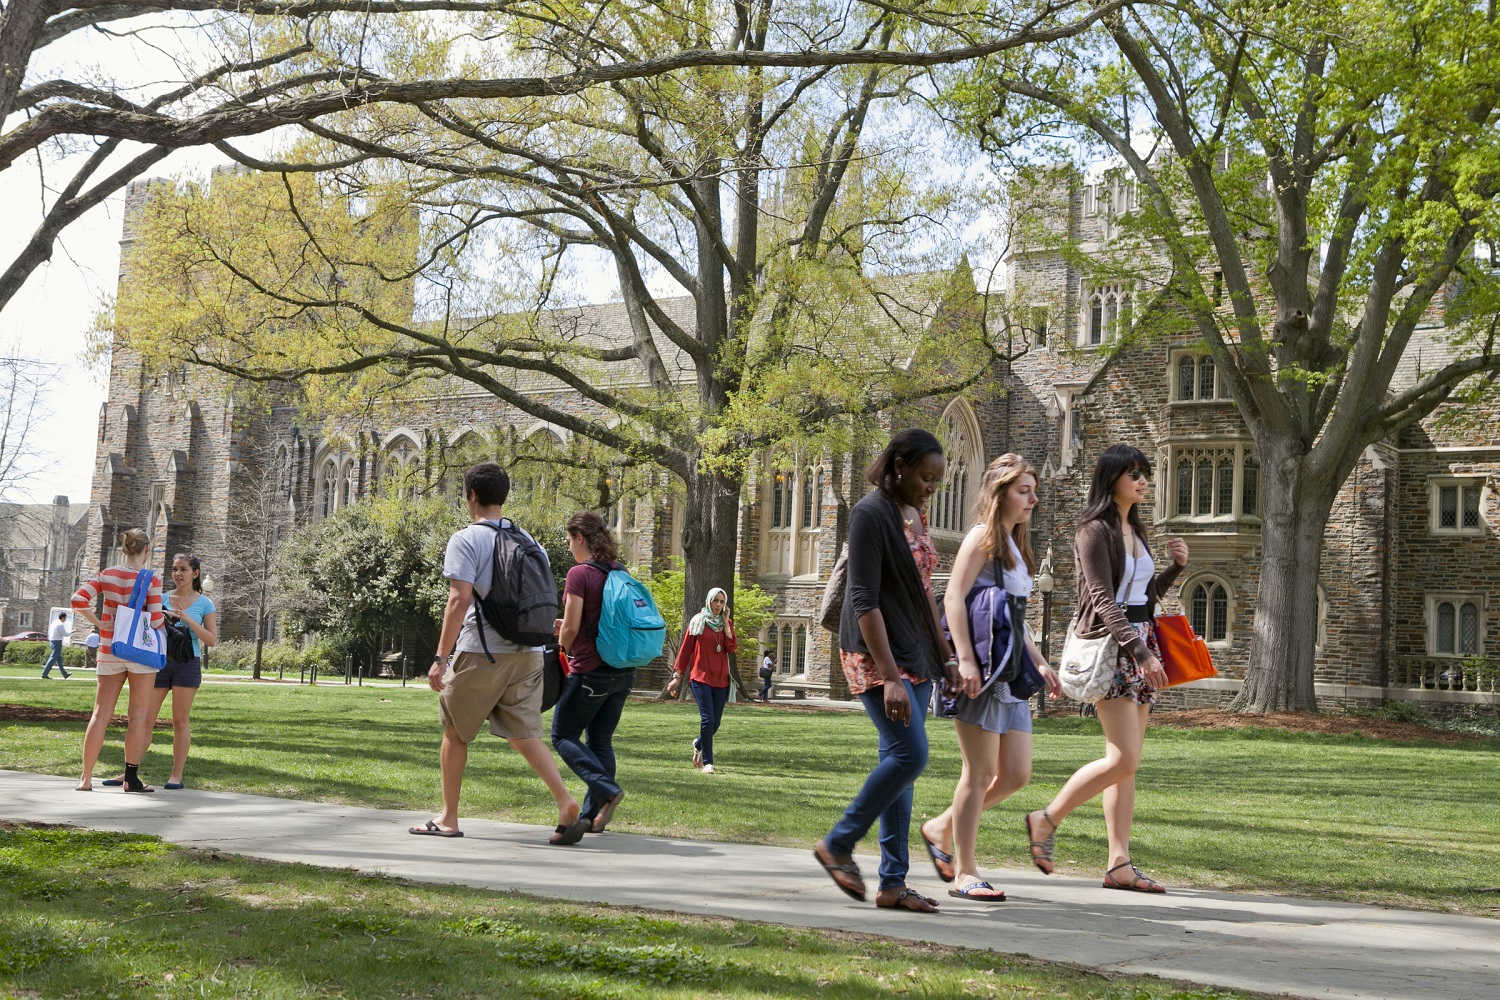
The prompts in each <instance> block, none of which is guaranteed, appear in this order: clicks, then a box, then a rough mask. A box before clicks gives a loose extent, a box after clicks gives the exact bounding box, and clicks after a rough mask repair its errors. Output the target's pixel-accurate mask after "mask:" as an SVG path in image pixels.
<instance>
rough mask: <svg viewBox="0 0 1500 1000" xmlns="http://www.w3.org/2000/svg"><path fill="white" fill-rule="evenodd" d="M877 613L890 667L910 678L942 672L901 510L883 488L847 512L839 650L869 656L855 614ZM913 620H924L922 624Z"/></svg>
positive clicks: (933, 626)
mask: <svg viewBox="0 0 1500 1000" xmlns="http://www.w3.org/2000/svg"><path fill="white" fill-rule="evenodd" d="M875 610H879V611H880V613H881V615H882V616H883V617H884V618H885V632H886V637H887V639H888V641H889V642H890V645H891V655H892V656H893V657H894V658H895V660H896V665H897V666H898V667H900V668H901V669H902V670H905V671H906V672H907V673H909V674H911V675H912V676H914V677H923V678H929V679H930V678H934V677H941V676H942V674H943V657H942V654H941V652H940V651H939V649H938V646H937V638H936V635H937V626H936V624H935V623H934V622H932V620H931V619H932V609H931V608H930V607H929V605H928V593H927V588H925V587H923V586H922V578H921V576H920V575H919V574H918V573H917V563H916V560H915V559H913V558H912V555H911V547H910V545H908V544H907V541H906V532H905V530H903V528H902V524H901V511H900V509H899V508H898V507H897V506H896V502H895V501H894V500H892V499H891V498H890V497H889V496H887V495H886V494H885V492H884V491H883V490H879V489H876V490H872V491H871V492H870V493H868V494H866V495H865V497H864V498H863V499H861V500H860V501H859V503H857V504H855V505H854V509H853V510H851V511H850V512H849V564H848V582H847V583H846V584H845V591H844V611H843V614H842V615H841V616H840V618H839V646H840V647H841V648H843V649H847V650H851V651H853V652H857V653H869V652H870V649H869V647H868V646H867V645H865V639H864V636H863V635H861V634H860V631H859V619H860V616H862V615H866V614H869V613H870V612H871V611H875ZM919 616H925V617H926V618H927V619H928V621H927V622H925V623H924V622H923V621H922V618H921V617H919Z"/></svg>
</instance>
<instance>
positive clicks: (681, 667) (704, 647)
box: [667, 587, 739, 774]
mask: <svg viewBox="0 0 1500 1000" xmlns="http://www.w3.org/2000/svg"><path fill="white" fill-rule="evenodd" d="M738 645H739V643H738V641H737V640H736V639H735V637H734V620H733V619H731V618H730V617H729V596H728V595H727V594H725V593H724V591H723V589H722V588H720V587H715V588H714V589H712V590H710V591H709V592H708V597H707V598H706V599H705V600H704V602H703V610H702V611H700V612H698V613H697V614H696V615H694V616H693V618H692V620H691V621H689V622H688V627H687V630H686V632H685V633H684V634H683V636H682V646H681V648H679V649H678V650H677V663H676V664H675V665H674V666H673V668H672V671H673V672H672V679H671V681H669V682H668V683H667V694H668V695H669V696H675V695H676V694H677V686H678V684H680V683H681V682H682V675H683V674H684V673H688V672H689V671H691V673H690V674H688V683H689V684H690V685H692V689H693V700H694V701H696V702H697V703H698V720H699V724H698V738H697V739H695V740H693V766H694V767H699V768H702V769H703V773H704V774H713V773H714V733H716V732H718V731H719V722H720V720H721V719H723V718H724V703H725V702H727V701H728V700H729V654H730V653H733V652H734V651H735V648H736V647H737V646H738Z"/></svg>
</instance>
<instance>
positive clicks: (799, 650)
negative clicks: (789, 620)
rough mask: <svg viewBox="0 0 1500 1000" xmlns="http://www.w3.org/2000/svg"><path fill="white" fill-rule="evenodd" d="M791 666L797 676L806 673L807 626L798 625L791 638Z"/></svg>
mask: <svg viewBox="0 0 1500 1000" xmlns="http://www.w3.org/2000/svg"><path fill="white" fill-rule="evenodd" d="M792 643H793V646H792V664H793V666H794V667H795V668H796V672H797V673H799V674H805V673H807V626H806V625H798V626H797V630H796V632H795V633H793V637H792Z"/></svg>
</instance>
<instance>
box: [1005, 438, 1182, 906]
mask: <svg viewBox="0 0 1500 1000" xmlns="http://www.w3.org/2000/svg"><path fill="white" fill-rule="evenodd" d="M1150 488H1151V463H1150V462H1149V461H1147V459H1146V456H1145V455H1143V454H1141V452H1140V451H1138V450H1137V449H1135V448H1132V447H1130V446H1129V445H1123V444H1117V445H1114V446H1113V447H1111V448H1109V449H1108V450H1106V451H1105V452H1104V454H1102V455H1100V456H1099V463H1098V464H1097V465H1096V466H1094V479H1093V482H1092V483H1091V484H1090V485H1089V497H1088V503H1087V505H1086V506H1085V507H1084V510H1083V515H1082V516H1081V517H1080V518H1079V525H1078V532H1077V534H1076V535H1075V536H1074V539H1073V548H1074V561H1075V563H1076V564H1077V566H1078V614H1077V617H1076V618H1075V620H1074V623H1073V627H1074V629H1075V630H1077V631H1078V632H1080V633H1082V634H1085V635H1091V634H1092V635H1097V634H1098V633H1099V632H1101V631H1103V630H1105V629H1108V630H1109V633H1110V635H1112V636H1114V639H1115V641H1116V642H1118V643H1119V644H1120V652H1119V659H1118V660H1117V661H1116V670H1115V682H1114V685H1113V686H1112V687H1111V688H1110V690H1109V693H1108V694H1106V695H1105V696H1104V698H1103V699H1102V700H1101V701H1100V702H1099V703H1098V705H1097V706H1096V707H1097V709H1098V712H1099V722H1100V724H1101V725H1102V726H1103V727H1104V740H1105V751H1104V756H1103V757H1102V758H1100V759H1099V760H1096V761H1093V762H1091V763H1088V764H1085V765H1083V767H1080V768H1079V769H1078V770H1077V771H1075V772H1073V776H1072V777H1071V778H1069V779H1068V781H1067V784H1065V785H1063V787H1062V790H1061V791H1059V792H1058V793H1057V797H1056V798H1054V799H1053V800H1052V802H1051V804H1050V805H1048V806H1047V808H1045V809H1042V810H1040V811H1038V812H1033V813H1028V814H1027V816H1026V834H1027V836H1028V837H1029V838H1030V840H1031V860H1032V862H1033V863H1034V864H1035V865H1036V866H1037V867H1038V868H1040V869H1041V870H1042V871H1043V872H1046V873H1047V874H1049V875H1050V874H1052V867H1053V866H1052V851H1053V835H1054V834H1055V833H1056V832H1057V827H1058V825H1059V824H1060V823H1062V821H1063V820H1064V819H1065V818H1067V816H1068V814H1069V813H1071V812H1072V811H1073V810H1074V809H1077V808H1078V807H1079V806H1081V805H1083V804H1084V803H1085V802H1087V801H1089V800H1090V799H1092V798H1093V797H1094V796H1095V795H1098V794H1099V793H1100V792H1103V793H1104V825H1105V828H1106V829H1107V830H1108V832H1109V868H1108V869H1107V870H1106V871H1105V874H1104V887H1105V888H1106V889H1130V890H1134V891H1136V892H1166V891H1167V890H1166V889H1165V887H1163V886H1162V885H1161V883H1159V882H1157V881H1156V880H1154V879H1152V878H1149V877H1147V876H1146V875H1143V874H1142V873H1141V870H1140V869H1139V868H1137V867H1136V866H1135V865H1134V864H1132V863H1131V861H1130V824H1131V820H1132V819H1133V817H1134V815H1135V771H1136V768H1137V767H1138V766H1139V765H1140V762H1141V747H1142V745H1143V744H1144V743H1145V739H1146V720H1147V717H1148V716H1149V715H1150V713H1151V706H1152V705H1154V704H1155V703H1156V694H1157V692H1158V691H1159V690H1160V689H1161V688H1163V687H1165V686H1166V683H1167V675H1166V673H1165V672H1164V671H1163V670H1162V666H1161V659H1160V656H1159V653H1158V650H1157V648H1156V640H1155V639H1154V638H1153V636H1152V632H1151V618H1152V612H1153V610H1154V609H1155V607H1156V605H1157V604H1158V603H1160V601H1161V595H1162V593H1163V592H1165V591H1166V589H1167V588H1168V587H1170V586H1171V585H1172V582H1173V581H1174V580H1176V579H1177V575H1178V574H1179V573H1181V572H1182V568H1183V567H1184V566H1186V565H1187V561H1188V547H1187V543H1186V542H1184V541H1183V540H1182V539H1180V538H1173V539H1172V540H1170V541H1169V542H1167V553H1168V555H1169V556H1170V557H1171V561H1170V562H1169V564H1168V565H1167V568H1166V569H1164V570H1162V572H1160V573H1156V565H1155V563H1154V562H1153V561H1152V559H1151V548H1150V546H1149V544H1148V543H1147V539H1146V526H1145V525H1144V524H1142V523H1141V516H1140V512H1139V509H1138V508H1139V506H1140V504H1141V502H1142V501H1144V500H1145V499H1146V493H1147V492H1148V491H1149V490H1150ZM1038 834H1042V835H1043V836H1041V837H1038V836H1037V835H1038Z"/></svg>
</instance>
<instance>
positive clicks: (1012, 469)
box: [979, 452, 1040, 573]
mask: <svg viewBox="0 0 1500 1000" xmlns="http://www.w3.org/2000/svg"><path fill="white" fill-rule="evenodd" d="M1026 475H1029V476H1031V479H1032V482H1039V481H1040V480H1039V477H1038V476H1037V474H1036V469H1033V468H1032V467H1031V463H1030V462H1028V461H1026V459H1024V458H1022V457H1021V456H1020V455H1017V454H1016V453H1015V452H1007V453H1006V454H1004V455H1001V456H1000V457H999V458H997V459H995V460H994V461H993V462H991V463H990V464H989V465H988V466H987V467H986V468H985V470H984V478H983V479H981V480H980V481H979V520H980V523H982V524H983V525H984V550H985V551H986V552H988V553H989V555H990V557H991V558H996V559H999V560H1000V565H1001V566H1003V567H1005V568H1006V569H1015V568H1016V559H1015V556H1013V555H1011V552H1010V546H1009V545H1006V544H1005V540H1004V535H1005V527H1004V525H1002V524H1001V523H1000V508H1001V507H1003V506H1004V500H1005V494H1007V493H1009V492H1010V488H1011V487H1012V486H1014V485H1015V484H1016V483H1018V482H1020V481H1021V477H1022V476H1026ZM1010 537H1011V538H1013V539H1015V543H1016V548H1017V549H1019V550H1020V552H1021V558H1022V559H1024V560H1025V561H1026V572H1027V573H1035V572H1036V556H1034V555H1032V552H1031V533H1030V532H1028V531H1027V530H1026V525H1024V524H1016V525H1014V526H1012V527H1011V529H1010Z"/></svg>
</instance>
